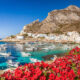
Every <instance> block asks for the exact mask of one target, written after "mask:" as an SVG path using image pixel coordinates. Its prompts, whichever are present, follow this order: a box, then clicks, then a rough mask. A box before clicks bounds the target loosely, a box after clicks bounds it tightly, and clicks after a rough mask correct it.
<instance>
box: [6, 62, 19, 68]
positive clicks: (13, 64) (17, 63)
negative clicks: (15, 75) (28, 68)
mask: <svg viewBox="0 0 80 80" xmlns="http://www.w3.org/2000/svg"><path fill="white" fill-rule="evenodd" d="M7 64H8V66H9V67H18V65H19V62H12V60H8V62H7Z"/></svg>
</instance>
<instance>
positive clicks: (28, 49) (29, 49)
mask: <svg viewBox="0 0 80 80" xmlns="http://www.w3.org/2000/svg"><path fill="white" fill-rule="evenodd" d="M26 50H27V51H33V50H34V49H33V48H26Z"/></svg>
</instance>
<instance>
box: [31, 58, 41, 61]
mask: <svg viewBox="0 0 80 80" xmlns="http://www.w3.org/2000/svg"><path fill="white" fill-rule="evenodd" d="M30 61H31V62H41V61H40V60H37V59H35V58H30Z"/></svg>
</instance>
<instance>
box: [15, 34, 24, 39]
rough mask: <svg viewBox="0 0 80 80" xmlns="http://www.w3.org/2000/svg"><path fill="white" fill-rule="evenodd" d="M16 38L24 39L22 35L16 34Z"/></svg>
mask: <svg viewBox="0 0 80 80" xmlns="http://www.w3.org/2000/svg"><path fill="white" fill-rule="evenodd" d="M16 39H19V40H23V39H24V36H21V35H17V36H16Z"/></svg>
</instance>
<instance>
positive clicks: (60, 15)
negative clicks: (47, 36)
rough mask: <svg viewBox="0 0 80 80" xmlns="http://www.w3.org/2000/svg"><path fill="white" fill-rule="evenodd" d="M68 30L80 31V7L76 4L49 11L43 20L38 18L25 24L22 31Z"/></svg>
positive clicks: (47, 31)
mask: <svg viewBox="0 0 80 80" xmlns="http://www.w3.org/2000/svg"><path fill="white" fill-rule="evenodd" d="M68 31H77V32H79V33H80V8H79V7H77V6H74V5H70V6H69V7H67V8H65V9H61V10H53V11H51V12H49V13H48V16H47V17H46V19H44V20H43V21H42V22H39V20H36V21H34V22H32V23H31V24H28V25H25V26H24V28H23V30H22V31H21V32H23V33H27V32H28V33H29V32H30V33H58V34H60V33H64V32H68Z"/></svg>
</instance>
